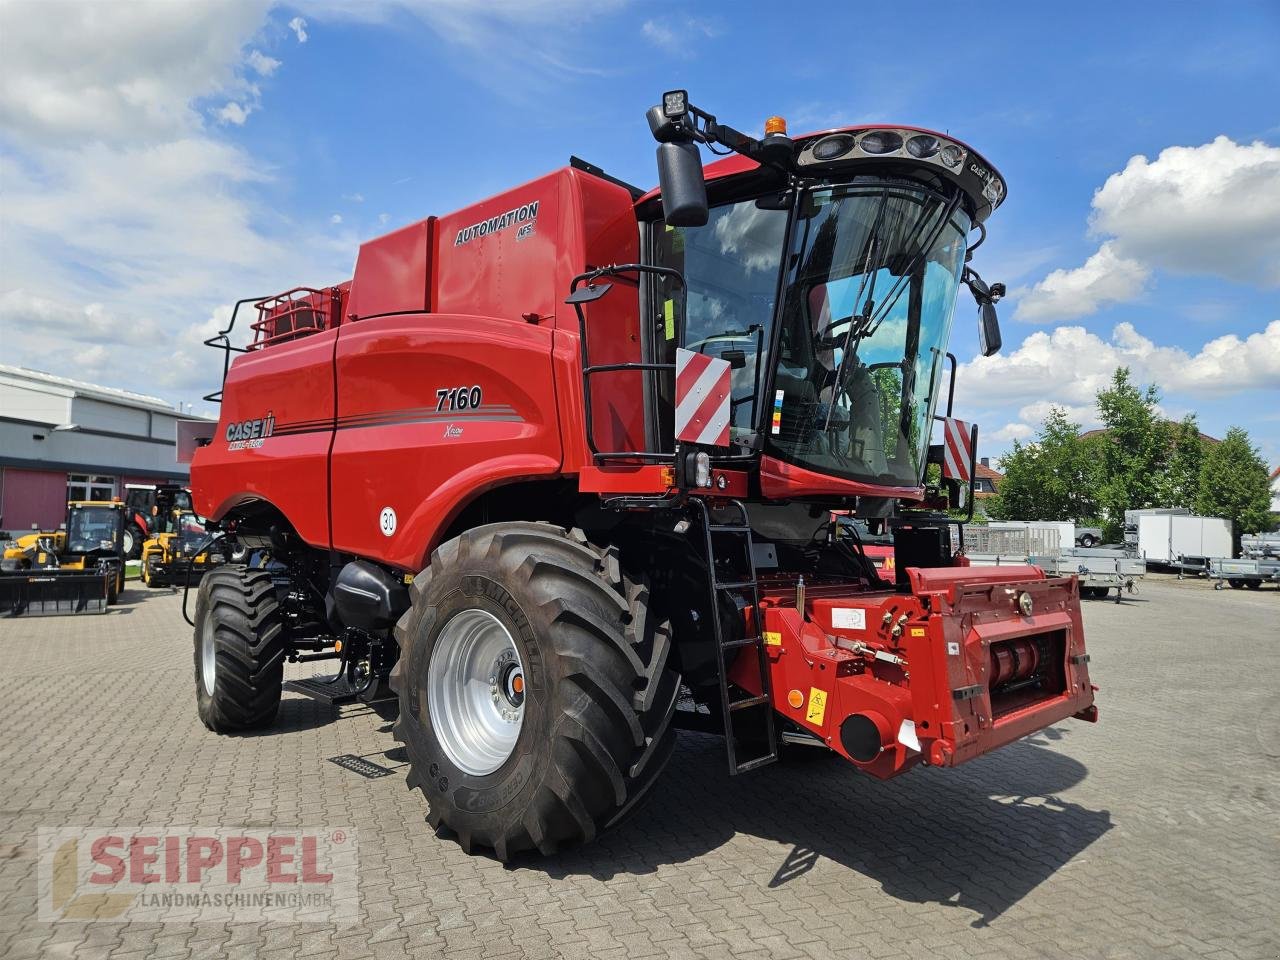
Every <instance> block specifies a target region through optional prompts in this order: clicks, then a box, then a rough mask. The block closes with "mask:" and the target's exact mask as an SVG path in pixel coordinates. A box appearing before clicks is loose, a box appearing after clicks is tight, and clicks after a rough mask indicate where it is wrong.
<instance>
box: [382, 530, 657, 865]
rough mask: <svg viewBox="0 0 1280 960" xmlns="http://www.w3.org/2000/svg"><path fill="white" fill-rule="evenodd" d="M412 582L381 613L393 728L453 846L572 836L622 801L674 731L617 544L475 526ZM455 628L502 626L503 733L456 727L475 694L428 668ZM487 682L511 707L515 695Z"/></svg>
mask: <svg viewBox="0 0 1280 960" xmlns="http://www.w3.org/2000/svg"><path fill="white" fill-rule="evenodd" d="M412 595H413V605H412V607H411V608H410V609H409V611H408V612H407V613H405V615H404V616H403V617H402V618H401V620H400V623H399V624H398V625H397V626H396V639H397V640H398V641H399V644H400V659H399V661H398V662H397V664H396V666H395V668H394V669H393V670H392V672H391V687H392V689H393V690H395V691H396V693H397V694H398V696H399V701H400V716H399V719H398V720H397V721H396V725H395V737H396V739H397V740H399V741H401V742H402V743H404V745H405V749H406V752H407V754H408V758H409V775H408V783H409V787H410V788H411V789H412V788H418V789H420V790H421V791H422V793H423V795H424V796H425V797H426V799H427V802H428V805H429V813H428V815H427V820H428V821H429V822H430V823H431V825H432V826H433V827H435V828H437V829H439V828H447V829H449V830H451V831H453V833H454V834H455V835H456V838H457V841H458V843H459V844H460V845H461V846H462V848H463V849H464V850H466V851H467V852H470V851H471V850H472V849H473V848H474V847H477V846H483V847H488V848H491V849H492V850H493V852H494V854H495V855H496V856H497V857H498V859H500V860H506V859H508V858H509V857H511V856H512V855H514V854H516V853H518V852H520V851H522V850H528V849H537V850H538V851H539V852H541V853H543V854H553V853H556V852H557V851H560V850H564V849H566V848H569V847H573V846H576V845H578V844H582V843H587V842H589V841H591V840H592V839H594V838H595V837H596V836H597V835H598V834H599V833H600V832H601V831H603V830H605V829H606V828H608V827H610V826H612V825H613V824H615V823H617V822H618V821H620V820H621V819H622V818H623V817H624V816H625V815H626V814H628V813H629V812H631V811H632V810H633V809H634V808H635V806H636V804H637V803H638V802H639V801H640V799H641V798H642V797H643V796H644V795H645V794H646V792H647V791H648V789H649V788H650V787H651V786H652V785H653V783H654V780H655V779H656V778H657V776H658V774H659V772H661V770H662V768H663V767H664V766H665V765H666V762H667V760H668V758H669V757H670V755H671V751H672V749H673V747H674V744H675V732H674V730H673V729H672V727H671V718H672V716H673V714H674V712H675V706H676V698H677V695H678V693H679V689H680V676H679V674H678V673H677V672H676V670H675V669H674V668H673V666H672V664H671V662H670V661H669V653H670V650H671V643H670V636H669V629H668V627H667V624H666V623H665V622H663V623H658V622H656V618H655V617H651V616H650V615H649V592H648V588H647V586H646V585H645V583H644V582H643V581H642V580H641V579H640V578H638V577H634V576H631V575H629V574H627V573H624V572H623V570H622V568H621V565H620V563H619V559H618V553H617V550H616V548H613V547H610V548H607V549H600V548H598V547H595V546H593V545H592V544H590V543H589V542H588V541H587V538H586V536H585V535H584V534H583V533H582V532H581V531H578V530H574V531H572V532H567V531H565V530H564V529H562V528H560V527H555V526H552V525H550V524H545V523H502V524H492V525H489V526H483V527H477V528H475V529H473V530H469V531H467V532H466V533H464V534H463V535H462V536H460V537H458V538H457V539H455V540H451V541H449V542H448V543H445V544H443V545H442V546H441V547H440V548H439V549H437V550H436V551H435V553H434V554H433V555H432V558H431V565H430V566H429V567H428V568H427V570H426V571H425V572H423V573H422V574H420V575H419V576H418V577H417V579H416V580H415V581H414V584H413V590H412ZM455 618H457V619H455ZM494 623H496V624H497V625H498V627H499V628H500V629H497V628H495V627H494V626H493V624H494ZM451 624H453V626H450V625H451ZM467 629H470V630H472V631H473V634H474V632H475V631H479V632H483V631H488V636H492V637H497V638H502V637H504V636H505V638H506V642H509V644H510V645H511V648H512V652H513V653H514V654H515V659H514V660H513V659H511V658H510V657H509V656H508V655H507V654H505V653H500V654H498V661H497V662H498V664H499V666H501V665H502V664H504V663H505V664H507V665H508V672H509V671H510V669H511V667H510V666H509V665H510V664H513V663H514V664H515V665H517V666H518V667H519V669H520V670H521V671H522V672H521V674H520V677H521V682H520V683H519V684H518V685H517V687H516V689H518V690H521V691H523V695H522V699H521V700H520V704H519V707H518V711H519V719H518V720H516V721H510V720H509V722H514V723H517V724H518V733H516V734H515V736H514V741H513V742H512V741H511V740H510V739H508V740H505V741H504V740H503V739H502V736H501V733H500V734H499V737H498V738H497V739H494V738H492V737H489V738H487V739H486V738H485V736H484V734H483V732H479V733H477V734H476V735H475V736H474V737H472V738H470V740H468V739H467V738H465V737H462V738H461V739H460V732H463V731H467V730H477V729H478V728H477V727H476V726H475V724H474V720H475V718H476V717H483V708H485V707H487V703H486V702H485V697H483V696H482V697H481V698H480V701H481V702H480V703H479V704H475V703H474V702H471V703H469V704H468V705H465V706H459V704H460V702H461V700H460V699H459V698H460V697H461V694H460V693H459V694H455V693H454V692H452V691H454V689H455V688H454V687H453V686H450V683H451V682H452V681H450V680H449V679H448V678H450V677H454V676H458V675H461V674H464V673H465V672H466V669H467V668H466V667H460V668H458V670H456V671H451V672H447V671H444V670H443V664H445V663H449V664H459V663H464V664H465V663H467V661H464V660H461V659H459V657H458V655H457V654H456V651H457V650H459V640H458V637H459V631H463V635H464V636H467V635H468V634H465V631H466V630H467ZM442 636H443V637H444V638H445V639H444V641H443V642H442V640H441V638H442ZM437 651H442V652H441V653H440V657H441V663H440V664H439V665H438V666H437V669H436V671H434V672H433V671H432V669H431V665H432V659H433V656H435V655H436V653H437ZM450 651H455V654H454V655H452V656H451V655H450ZM504 657H505V658H506V659H503V658H504ZM487 658H488V653H487V652H486V653H485V655H484V656H483V657H480V659H486V662H487ZM481 672H484V671H483V670H482V671H481ZM499 672H501V671H499ZM466 675H467V676H469V674H466ZM474 679H475V678H472V679H471V680H469V681H467V682H466V683H464V682H462V681H461V680H459V681H458V686H457V688H456V689H457V690H458V691H464V690H467V689H470V683H472V682H474ZM485 679H488V678H481V679H480V684H481V686H482V687H483V684H484V680H485ZM429 689H431V690H434V691H436V692H437V697H436V702H435V703H434V705H433V703H432V702H430V701H429V700H428V690H429ZM503 689H505V688H503ZM494 698H495V699H494V704H495V709H497V708H501V710H507V711H508V712H510V708H511V706H512V704H513V703H514V701H507V702H505V703H503V702H501V701H500V700H499V699H498V694H496V693H495V694H494ZM437 722H438V724H439V726H438V727H437ZM469 722H470V723H471V725H470V726H468V723H469ZM498 729H499V730H501V727H500V725H498ZM480 741H483V742H480ZM504 757H505V759H504ZM460 764H461V765H460ZM464 766H465V767H468V768H469V769H472V770H473V771H475V772H470V773H469V772H467V770H466V769H464Z"/></svg>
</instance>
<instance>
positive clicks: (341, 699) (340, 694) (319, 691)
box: [284, 677, 396, 707]
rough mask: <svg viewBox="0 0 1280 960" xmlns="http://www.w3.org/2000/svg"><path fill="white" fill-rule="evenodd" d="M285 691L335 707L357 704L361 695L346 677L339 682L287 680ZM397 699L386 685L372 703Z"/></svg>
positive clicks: (321, 678)
mask: <svg viewBox="0 0 1280 960" xmlns="http://www.w3.org/2000/svg"><path fill="white" fill-rule="evenodd" d="M284 689H285V690H288V691H290V692H292V693H300V694H302V695H303V696H304V697H310V698H311V699H312V700H319V701H320V702H321V703H327V704H329V705H330V706H334V707H340V706H342V705H343V704H347V703H355V702H356V700H357V699H359V693H358V692H357V691H356V688H355V687H353V686H352V685H351V684H350V683H348V682H347V678H346V677H339V678H338V679H337V680H329V679H328V678H327V677H302V678H301V679H298V680H286V681H285V682H284ZM395 698H396V695H395V694H394V693H392V692H391V690H390V689H389V688H388V687H386V686H385V685H384V686H383V687H382V689H381V690H380V691H379V692H378V696H377V697H376V698H375V699H373V700H372V701H370V702H371V703H382V702H384V701H388V700H394V699H395Z"/></svg>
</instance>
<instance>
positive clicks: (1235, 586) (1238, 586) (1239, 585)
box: [1227, 579, 1244, 590]
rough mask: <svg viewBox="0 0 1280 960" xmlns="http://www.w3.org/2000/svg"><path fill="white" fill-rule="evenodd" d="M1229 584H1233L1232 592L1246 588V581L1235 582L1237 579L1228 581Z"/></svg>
mask: <svg viewBox="0 0 1280 960" xmlns="http://www.w3.org/2000/svg"><path fill="white" fill-rule="evenodd" d="M1227 583H1229V584H1231V589H1232V590H1240V589H1242V588H1243V587H1244V581H1243V580H1235V579H1232V580H1228V581H1227Z"/></svg>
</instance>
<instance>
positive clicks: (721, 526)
mask: <svg viewBox="0 0 1280 960" xmlns="http://www.w3.org/2000/svg"><path fill="white" fill-rule="evenodd" d="M648 121H649V124H650V127H651V129H652V132H653V134H654V137H655V139H656V140H657V141H658V144H659V146H658V167H659V180H660V184H661V188H660V190H652V191H649V192H647V193H646V192H644V191H642V190H639V189H636V188H634V187H631V186H629V185H627V184H625V183H623V182H621V181H619V180H617V179H615V178H612V177H610V176H608V175H606V174H605V173H604V172H603V171H601V170H599V169H597V168H595V167H593V166H591V165H590V164H586V163H584V162H582V161H579V160H577V159H576V158H575V159H573V160H572V161H571V164H570V166H568V167H566V168H564V169H561V170H558V171H556V172H554V173H551V174H548V175H547V176H545V177H542V178H540V179H537V180H534V181H532V182H530V183H527V184H525V185H523V186H520V187H516V188H515V189H513V190H511V191H509V192H507V193H503V194H500V195H498V196H496V197H492V198H490V199H488V200H485V201H483V202H481V203H478V204H476V205H474V206H472V207H468V208H466V209H463V210H460V211H458V212H456V213H452V214H449V215H446V216H441V217H428V218H427V219H425V220H422V221H420V222H418V223H414V224H412V225H410V226H408V227H404V228H403V229H400V230H397V231H395V232H393V233H390V234H388V235H386V236H384V237H379V238H378V239H375V240H371V241H369V242H367V243H365V244H363V245H362V246H361V248H360V252H359V256H358V258H357V260H356V266H355V275H354V277H353V278H352V279H351V280H350V281H348V282H344V283H340V284H337V285H335V286H331V287H325V288H304V289H296V290H292V291H289V292H288V293H285V294H281V295H279V296H275V297H268V298H265V299H250V300H245V301H241V303H240V304H239V305H237V311H239V310H240V309H242V308H245V307H246V306H248V307H251V308H256V311H257V316H256V318H255V320H254V321H253V323H252V329H253V339H252V342H251V343H249V344H248V345H247V346H246V347H240V348H237V347H234V346H233V345H232V339H231V334H232V328H233V327H234V324H235V318H234V316H233V318H232V321H231V326H229V327H228V329H227V330H226V331H224V332H223V333H222V334H221V335H220V336H219V337H216V338H214V339H213V340H211V341H210V342H211V343H212V344H214V345H216V346H220V347H222V348H223V349H224V350H225V351H226V362H225V363H224V367H223V370H224V377H223V379H224V384H223V389H222V391H221V392H220V393H219V394H215V395H212V396H211V397H210V399H217V400H220V401H221V404H222V416H221V420H220V422H219V423H218V426H217V433H216V435H214V436H213V437H212V438H211V439H210V440H209V441H208V442H207V443H205V445H203V446H202V447H201V448H200V449H199V450H197V452H196V455H195V458H194V460H193V463H192V470H191V476H192V487H193V491H194V496H195V507H196V510H197V511H198V512H199V513H200V514H202V515H204V516H206V517H209V518H211V521H210V522H211V524H212V525H213V526H214V527H215V529H216V530H218V531H220V532H221V534H222V536H224V537H225V538H226V539H227V540H228V541H229V542H230V543H231V544H232V545H233V546H234V547H236V548H237V549H241V550H248V551H250V552H251V553H252V555H253V556H254V558H255V562H254V563H253V564H251V565H250V566H240V565H230V564H229V565H226V566H223V567H219V568H218V569H215V570H213V571H211V572H210V573H209V574H208V575H207V576H206V577H205V578H204V580H203V582H202V583H201V585H200V591H199V596H198V600H197V604H196V616H195V621H194V622H195V680H196V694H197V700H198V706H199V712H200V717H201V719H202V720H203V721H204V723H205V724H206V725H207V726H208V727H209V728H210V729H212V730H215V731H219V732H227V731H234V730H241V729H246V728H252V727H260V726H263V725H266V724H269V723H271V721H272V719H273V718H274V716H275V714H276V711H277V707H278V705H279V702H280V696H281V688H282V675H283V666H284V663H285V661H286V660H309V659H317V658H324V657H329V658H334V659H337V660H338V661H339V664H340V667H339V670H338V675H337V676H336V677H334V678H332V680H328V681H320V682H315V681H291V684H292V685H293V688H294V689H299V690H302V691H303V692H307V693H309V694H311V695H313V696H317V697H320V698H322V699H328V700H331V701H335V702H337V701H339V700H341V699H342V698H353V697H359V698H361V699H364V700H367V701H372V700H375V699H379V698H382V697H385V696H387V694H386V693H385V690H386V685H388V684H389V686H390V689H391V690H392V691H394V693H395V695H396V696H397V697H398V699H399V710H400V713H399V719H398V720H397V722H396V725H395V735H396V738H397V739H399V740H401V741H403V743H404V745H405V748H406V751H407V754H408V758H409V773H408V781H409V784H410V786H411V787H416V788H418V789H420V790H421V791H422V792H423V793H424V794H425V797H426V800H427V802H428V804H429V814H428V819H429V820H430V822H431V824H432V825H433V826H435V827H437V828H440V827H447V828H449V830H451V831H452V833H453V835H455V836H456V837H457V838H458V841H459V842H460V843H461V844H462V846H463V847H464V848H466V849H471V848H472V847H473V846H477V847H485V848H490V849H492V850H493V851H494V853H495V854H496V855H497V856H498V857H500V858H503V859H505V858H507V857H508V856H510V855H513V854H515V853H517V852H518V851H521V850H525V849H537V850H539V851H541V852H543V853H552V852H554V851H556V850H560V849H564V848H566V847H569V846H572V845H574V844H578V843H582V842H586V841H589V840H591V839H592V838H593V837H594V836H595V835H596V834H597V833H598V832H599V831H601V830H603V829H605V828H606V827H608V826H610V825H612V824H614V823H616V822H618V821H619V820H620V819H621V818H622V817H623V816H624V815H625V814H626V813H627V812H628V811H629V810H631V809H632V808H633V807H634V805H635V804H636V802H637V801H638V800H639V799H640V798H641V797H642V796H643V795H644V794H645V792H646V791H647V790H648V789H649V787H650V786H652V784H653V782H654V780H655V778H656V777H657V775H658V773H659V771H661V769H662V768H663V766H664V764H665V763H666V761H667V758H668V756H669V755H670V753H671V750H672V747H673V743H674V728H675V727H677V726H693V727H699V726H701V727H704V728H711V729H714V730H717V731H719V732H721V733H723V735H724V737H725V744H726V752H727V758H728V767H729V772H730V773H731V774H737V773H742V772H744V771H747V770H752V769H755V768H757V767H760V766H763V765H765V764H768V763H770V762H772V761H774V760H775V759H777V757H778V756H779V751H780V750H783V749H790V748H791V746H792V745H797V744H802V745H806V746H809V747H817V748H821V749H830V750H833V751H835V752H836V753H839V754H840V755H842V756H844V757H846V758H847V759H848V760H850V761H851V762H852V763H853V764H855V765H856V766H858V767H860V768H861V769H863V770H865V771H866V772H867V773H869V774H871V775H873V776H875V777H879V778H888V777H892V776H894V775H896V774H899V773H902V772H903V771H905V770H908V769H910V768H911V767H913V766H915V765H916V764H919V763H925V764H931V765H937V766H954V765H956V764H959V763H963V762H964V761H967V760H971V759H973V758H974V757H977V756H980V755H981V754H983V753H986V752H988V751H991V750H994V749H996V748H998V747H1000V746H1002V745H1004V744H1007V743H1009V742H1011V741H1013V740H1016V739H1018V738H1019V737H1022V736H1025V735H1027V734H1029V733H1032V732H1034V731H1037V730H1040V729H1043V728H1044V727H1046V726H1048V725H1049V724H1053V723H1057V722H1059V721H1061V720H1064V719H1066V718H1069V717H1077V718H1080V719H1084V720H1090V721H1092V720H1095V719H1096V717H1097V711H1096V708H1095V706H1094V688H1093V686H1092V685H1091V684H1090V681H1089V673H1088V668H1087V663H1088V659H1089V658H1088V655H1087V654H1086V653H1085V646H1084V636H1083V632H1082V628H1081V622H1080V608H1079V596H1078V590H1077V585H1076V581H1075V579H1074V578H1064V579H1051V578H1047V577H1046V576H1045V575H1044V573H1043V572H1042V571H1041V570H1040V569H1038V568H1036V567H1032V566H1025V567H998V568H989V569H981V570H979V569H971V568H969V567H968V566H967V564H966V562H965V560H964V556H963V549H962V548H963V540H962V538H963V533H962V532H961V531H962V530H963V527H962V526H959V525H957V524H956V523H955V521H954V520H952V519H951V517H950V516H949V515H948V514H947V513H946V512H944V511H945V510H946V509H948V508H950V509H952V510H953V511H954V510H956V509H958V508H960V507H961V506H962V505H963V503H964V499H965V492H966V486H967V492H968V503H970V504H972V492H973V491H972V484H973V480H972V478H973V473H974V470H973V466H974V464H973V457H974V450H975V446H976V436H977V432H976V428H970V427H969V426H968V425H966V424H963V423H961V422H960V421H958V420H955V419H953V418H951V416H950V413H951V410H950V407H951V400H950V397H951V394H952V392H953V388H954V378H955V358H954V357H953V356H951V355H950V354H949V353H948V352H947V342H948V337H949V334H950V328H951V319H952V313H953V310H954V307H955V301H956V296H957V292H958V289H959V287H960V286H961V285H962V284H964V285H966V286H968V287H969V288H970V290H971V292H972V293H973V294H974V296H975V298H976V300H977V302H978V305H979V308H980V309H979V318H980V331H981V334H982V345H983V350H984V352H985V353H987V354H990V353H993V352H995V350H997V349H998V348H999V327H998V324H997V321H996V316H995V309H994V306H993V303H994V301H996V300H997V299H999V297H1000V295H1001V294H1002V293H1003V288H1002V287H1000V286H999V285H992V286H991V287H988V286H987V285H986V284H984V283H983V281H982V280H981V279H980V278H979V277H978V276H977V274H976V273H974V272H973V270H972V269H970V268H969V266H968V265H967V264H968V262H969V259H970V256H971V255H972V252H973V250H974V248H975V247H976V246H977V242H974V243H971V242H970V239H969V238H970V237H971V236H974V235H975V232H976V235H977V237H978V238H979V239H978V242H980V238H981V237H982V236H983V235H984V228H983V223H984V221H985V220H986V219H987V217H988V216H989V215H990V213H991V212H992V211H993V210H994V209H995V208H996V207H997V206H999V204H1000V202H1001V201H1002V200H1003V199H1004V193H1005V187H1004V182H1003V180H1002V179H1001V178H1000V177H999V175H998V174H997V173H996V172H995V171H994V169H993V168H992V166H991V165H990V164H989V163H988V162H987V161H986V160H985V159H983V158H982V157H980V156H979V155H978V154H977V153H976V152H975V151H974V150H973V149H971V148H970V147H968V146H966V145H965V144H963V143H960V142H959V141H957V140H955V139H953V138H951V137H949V136H943V135H941V134H937V133H932V132H929V131H925V130H919V129H916V128H910V127H896V126H859V127H850V128H846V129H840V130H833V131H826V132H823V133H817V134H812V135H808V136H803V137H799V138H795V139H792V138H790V137H789V136H788V135H787V133H786V128H785V123H783V122H782V121H781V120H780V119H779V118H771V119H770V120H769V121H768V123H767V124H766V126H765V136H764V137H763V138H761V139H756V138H753V137H749V136H746V135H744V134H742V133H740V132H738V131H736V130H734V129H733V128H731V127H728V126H726V125H724V124H721V123H719V122H718V121H717V120H716V119H715V118H714V117H713V116H711V115H709V114H707V113H705V112H704V111H702V110H699V109H698V108H696V107H694V106H692V105H691V104H690V103H689V102H688V98H687V96H686V95H685V93H684V92H683V91H672V92H670V93H667V94H665V95H664V96H663V101H662V104H661V105H660V106H657V107H654V108H652V109H651V110H650V111H649V113H648ZM700 145H705V146H707V147H709V148H710V149H712V150H715V151H717V152H719V153H722V154H726V156H725V157H724V159H721V160H718V161H717V162H715V163H714V164H712V165H710V166H709V167H708V168H707V169H706V170H705V171H704V170H703V167H702V161H701V158H700V154H699V147H700ZM237 351H238V355H235V356H234V362H230V361H231V360H232V357H233V354H237ZM948 367H949V372H948ZM943 411H945V413H943ZM935 420H938V421H941V422H942V429H941V430H940V431H939V433H941V434H942V435H943V438H944V442H943V443H940V444H937V445H931V443H930V440H931V436H932V433H933V430H932V429H931V428H932V427H933V424H934V421H935ZM931 464H937V465H938V468H939V470H938V472H939V475H940V477H941V479H940V480H938V481H936V482H934V483H933V484H931V485H928V486H926V484H925V476H926V470H927V468H928V467H929V466H930V465H931ZM930 476H933V474H930ZM833 512H834V514H833ZM850 514H851V515H852V516H853V517H856V518H857V520H858V521H859V524H858V525H851V526H850V527H849V529H841V525H840V524H839V523H838V522H837V520H836V516H837V515H850ZM859 526H862V528H863V529H865V530H868V531H870V532H872V533H875V534H884V533H886V532H887V533H889V534H891V536H892V544H893V557H894V562H895V563H894V568H893V571H892V575H890V574H888V573H887V572H886V575H885V578H882V577H881V574H880V572H879V571H878V570H877V568H876V567H875V565H874V564H873V563H872V562H871V560H869V559H868V556H867V553H866V551H864V550H863V548H862V544H861V539H860V537H859V535H858V533H857V530H858V528H859Z"/></svg>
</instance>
